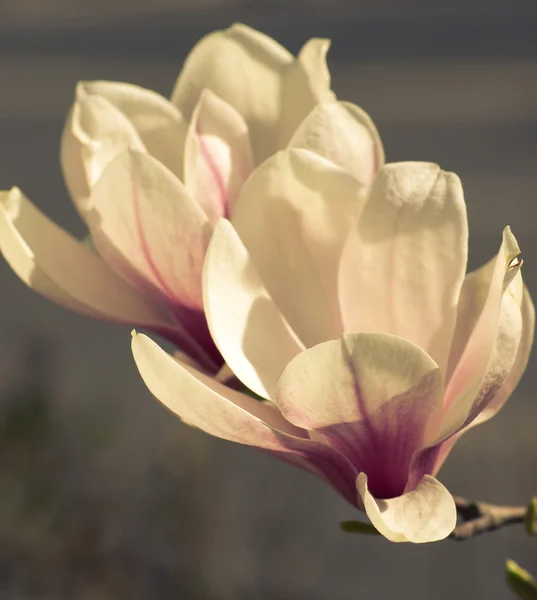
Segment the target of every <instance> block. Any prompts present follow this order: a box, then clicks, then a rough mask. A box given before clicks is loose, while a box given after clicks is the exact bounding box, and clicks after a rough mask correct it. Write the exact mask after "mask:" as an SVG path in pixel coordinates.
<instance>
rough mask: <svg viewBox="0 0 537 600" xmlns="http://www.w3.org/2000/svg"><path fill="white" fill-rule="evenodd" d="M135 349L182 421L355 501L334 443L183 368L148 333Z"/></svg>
mask: <svg viewBox="0 0 537 600" xmlns="http://www.w3.org/2000/svg"><path fill="white" fill-rule="evenodd" d="M132 349H133V353H134V360H135V361H136V364H137V366H138V369H139V370H140V374H141V375H142V378H143V380H144V381H145V383H146V385H147V386H148V388H149V390H150V391H151V393H152V394H153V395H154V396H156V397H157V398H158V399H159V400H160V401H161V402H162V403H163V404H164V405H165V406H167V407H168V408H169V409H170V410H171V411H172V412H174V413H176V414H177V415H178V416H179V417H181V419H182V420H183V421H185V422H186V423H188V424H189V425H192V426H194V427H198V428H200V429H202V430H203V431H205V432H207V433H209V434H211V435H214V436H216V437H220V438H222V439H225V440H229V441H233V442H238V443H241V444H246V445H248V446H254V447H256V448H259V449H261V450H265V451H268V452H270V453H271V454H274V455H275V456H277V457H278V458H280V459H283V460H286V461H288V462H291V463H293V464H295V465H297V466H300V467H302V468H305V469H307V470H309V471H312V472H314V473H315V474H317V475H319V476H321V477H323V478H324V479H326V480H327V481H328V482H329V483H331V484H332V485H333V486H334V487H335V488H336V489H337V490H338V491H339V492H340V493H341V494H343V496H344V497H346V498H347V499H348V500H349V501H350V502H351V503H354V504H356V498H355V493H354V492H353V489H352V482H353V474H354V471H353V469H352V467H351V466H350V464H349V463H348V462H347V461H346V460H345V459H344V458H343V457H342V456H341V455H340V454H339V453H338V452H336V451H335V450H333V449H331V448H330V447H329V446H327V445H325V444H322V443H320V442H316V441H313V440H310V439H308V437H307V433H306V432H305V431H304V430H301V429H299V428H296V427H294V426H293V425H291V424H290V423H288V422H287V421H286V420H285V419H284V418H283V417H282V416H281V414H280V413H279V411H278V410H277V409H275V407H274V406H273V405H271V404H265V403H262V402H258V401H257V400H254V399H253V398H250V397H249V396H246V395H244V394H240V393H239V392H235V391H233V390H231V389H229V388H227V387H225V386H224V385H222V384H221V383H219V382H217V381H215V380H213V379H210V378H209V377H206V376H204V375H203V374H202V373H200V372H198V371H196V370H195V369H193V368H188V367H186V366H181V365H180V364H179V363H178V362H177V361H175V360H174V359H173V358H172V357H171V356H169V355H168V354H167V353H166V352H164V351H163V350H162V349H161V348H159V347H158V346H157V345H156V344H155V343H154V342H152V341H151V340H150V339H149V338H147V337H146V336H143V335H135V336H134V338H133V342H132ZM355 476H356V475H355V474H354V477H355Z"/></svg>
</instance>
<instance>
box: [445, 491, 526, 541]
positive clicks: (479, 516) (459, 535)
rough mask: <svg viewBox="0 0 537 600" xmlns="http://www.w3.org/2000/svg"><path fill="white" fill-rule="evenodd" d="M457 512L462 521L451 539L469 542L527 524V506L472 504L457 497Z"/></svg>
mask: <svg viewBox="0 0 537 600" xmlns="http://www.w3.org/2000/svg"><path fill="white" fill-rule="evenodd" d="M455 504H456V506H457V512H458V513H459V516H460V517H461V519H462V521H463V522H462V523H460V524H458V525H457V527H455V529H454V530H453V532H452V534H451V536H450V537H451V539H454V540H459V541H461V540H467V539H468V538H471V537H473V536H475V535H479V534H481V533H485V532H487V531H493V530H494V529H499V528H500V527H504V526H506V525H514V524H516V523H525V522H526V518H527V513H528V507H527V506H498V505H495V504H489V503H488V502H472V501H470V500H466V498H460V497H458V496H456V497H455Z"/></svg>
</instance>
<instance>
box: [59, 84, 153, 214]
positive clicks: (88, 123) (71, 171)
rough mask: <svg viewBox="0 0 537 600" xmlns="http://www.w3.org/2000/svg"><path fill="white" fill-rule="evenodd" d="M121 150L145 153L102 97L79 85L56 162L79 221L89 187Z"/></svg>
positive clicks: (122, 117)
mask: <svg viewBox="0 0 537 600" xmlns="http://www.w3.org/2000/svg"><path fill="white" fill-rule="evenodd" d="M125 148H134V149H136V150H140V151H145V146H144V144H143V142H142V140H141V139H140V137H139V135H138V133H137V131H136V129H135V127H134V126H133V124H132V123H131V122H130V121H129V119H128V118H127V117H126V116H125V115H123V113H122V112H121V111H120V110H118V109H117V108H116V107H115V106H113V105H112V104H111V103H110V102H109V101H108V100H107V99H106V98H103V97H101V96H91V95H88V94H87V93H86V92H85V90H84V87H83V86H82V85H81V84H79V85H78V86H77V92H76V100H75V103H74V105H73V106H72V108H71V110H70V112H69V115H68V117H67V121H66V123H65V126H64V129H63V133H62V139H61V149H60V161H61V166H62V171H63V176H64V179H65V183H66V185H67V188H68V190H69V193H70V194H71V197H72V199H73V202H74V204H75V206H76V208H77V209H78V211H79V212H80V215H81V216H82V218H83V219H86V213H87V211H88V208H89V207H88V199H89V195H90V192H91V188H92V187H93V185H94V184H95V182H96V181H97V180H98V179H99V177H100V176H101V174H102V172H103V171H104V169H105V168H106V166H107V165H108V164H109V163H110V161H111V160H112V159H113V158H114V157H115V156H116V155H117V154H118V153H119V152H121V151H122V150H124V149H125Z"/></svg>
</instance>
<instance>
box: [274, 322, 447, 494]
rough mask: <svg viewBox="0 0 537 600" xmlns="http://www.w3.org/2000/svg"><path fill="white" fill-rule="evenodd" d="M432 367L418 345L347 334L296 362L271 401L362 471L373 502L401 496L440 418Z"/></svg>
mask: <svg viewBox="0 0 537 600" xmlns="http://www.w3.org/2000/svg"><path fill="white" fill-rule="evenodd" d="M442 392H443V389H442V379H441V374H440V371H439V368H438V365H437V364H436V363H435V362H434V361H433V360H432V359H431V358H430V357H429V356H428V355H427V354H426V353H425V352H424V351H423V350H421V349H420V348H419V347H418V346H415V345H414V344H412V343H411V342H408V341H407V340H405V339H403V338H399V337H395V336H391V335H387V334H375V333H369V334H361V333H359V334H346V335H345V336H344V338H343V339H341V340H334V341H329V342H324V343H322V344H318V345H317V346H315V347H313V348H310V349H308V350H306V351H304V352H302V353H301V354H299V355H298V356H297V357H296V358H294V359H293V360H292V361H291V362H290V364H289V365H288V366H287V368H286V369H285V371H284V373H283V375H282V376H281V378H280V381H279V383H278V389H277V395H276V403H277V405H278V406H279V407H280V410H281V411H282V413H283V415H284V416H285V417H286V419H287V420H289V421H290V422H291V423H294V424H295V425H296V426H298V427H303V428H305V429H308V430H314V431H316V432H317V433H318V434H320V435H321V436H323V437H324V438H325V439H326V440H327V441H328V443H330V445H331V446H333V447H334V448H336V449H337V450H339V451H340V452H341V453H342V454H343V455H344V456H346V457H347V458H348V459H349V460H350V461H351V463H352V464H353V465H354V466H355V468H356V470H357V471H364V472H366V473H367V475H368V477H369V481H370V487H371V489H372V492H373V493H374V494H375V495H376V496H377V497H384V498H386V497H392V496H398V495H400V494H402V493H403V491H404V490H405V488H406V486H407V480H408V476H409V468H410V462H411V460H412V457H413V455H414V453H415V452H416V450H417V449H419V448H422V447H423V446H425V445H427V444H428V443H430V442H431V441H432V439H431V437H430V435H431V433H430V432H433V434H434V433H436V430H437V428H438V426H439V422H440V419H441V416H442Z"/></svg>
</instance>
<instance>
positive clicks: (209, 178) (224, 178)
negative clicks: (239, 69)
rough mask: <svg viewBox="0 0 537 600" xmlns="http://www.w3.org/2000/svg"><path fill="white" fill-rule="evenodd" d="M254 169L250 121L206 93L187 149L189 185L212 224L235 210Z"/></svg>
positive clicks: (193, 119)
mask: <svg viewBox="0 0 537 600" xmlns="http://www.w3.org/2000/svg"><path fill="white" fill-rule="evenodd" d="M253 168H254V162H253V157H252V150H251V147H250V137H249V135H248V126H247V125H246V122H245V121H244V119H243V118H242V116H241V115H240V113H238V112H237V111H236V110H235V109H234V108H233V107H232V106H231V105H230V104H228V103H227V102H224V101H223V100H220V98H218V96H216V94H214V93H213V92H211V91H210V90H204V92H202V94H201V97H200V101H199V103H198V105H197V106H196V108H195V110H194V114H193V115H192V120H191V123H190V127H189V130H188V135H187V139H186V146H185V179H184V181H185V185H186V187H187V189H188V191H189V192H190V194H191V196H192V197H193V198H195V200H196V201H197V202H198V203H199V204H200V206H201V207H202V208H203V210H204V211H205V212H206V214H207V216H208V217H209V220H210V222H211V223H213V224H214V223H215V221H216V220H217V219H218V218H219V217H227V216H228V215H229V214H230V213H231V212H232V210H233V207H234V205H235V201H236V199H237V196H238V194H239V192H240V189H241V188H242V185H243V183H244V182H245V181H246V179H247V178H248V177H249V175H250V173H251V172H252V170H253Z"/></svg>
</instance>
